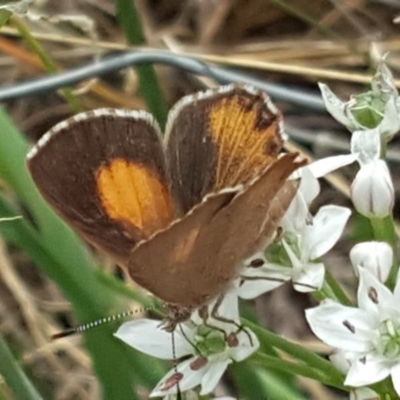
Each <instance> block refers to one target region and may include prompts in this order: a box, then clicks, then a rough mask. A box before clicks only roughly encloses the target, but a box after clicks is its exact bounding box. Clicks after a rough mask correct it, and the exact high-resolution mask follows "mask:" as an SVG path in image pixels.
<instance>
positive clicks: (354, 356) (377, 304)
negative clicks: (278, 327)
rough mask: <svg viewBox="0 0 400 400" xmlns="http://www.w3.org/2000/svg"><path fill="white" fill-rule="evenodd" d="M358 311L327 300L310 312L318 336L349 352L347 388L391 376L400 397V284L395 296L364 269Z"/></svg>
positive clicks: (358, 297) (311, 325) (361, 271)
mask: <svg viewBox="0 0 400 400" xmlns="http://www.w3.org/2000/svg"><path fill="white" fill-rule="evenodd" d="M359 274H360V283H359V288H358V294H357V299H358V308H356V307H348V306H343V305H341V304H339V303H335V302H334V301H331V300H327V301H325V302H324V303H322V304H321V305H319V306H317V307H315V308H312V309H308V310H306V318H307V321H308V323H309V325H310V327H311V329H312V331H313V332H314V334H315V335H316V336H318V337H319V338H320V339H321V340H323V341H324V342H325V343H327V344H329V345H330V346H333V347H334V348H337V349H339V350H343V351H345V352H346V358H347V359H348V360H349V364H350V368H349V370H348V372H347V376H346V379H345V382H344V383H345V385H348V386H354V387H361V386H368V385H370V384H373V383H376V382H379V381H381V380H383V379H385V378H387V377H388V376H391V378H392V382H393V386H394V388H395V390H396V392H397V394H399V395H400V308H399V304H400V284H399V283H398V284H397V285H396V287H395V289H394V292H393V293H392V292H390V290H389V289H388V288H387V287H386V286H384V285H383V284H382V283H381V282H379V281H378V280H377V279H376V277H375V276H374V275H373V274H371V273H370V271H368V270H367V269H366V268H360V270H359Z"/></svg>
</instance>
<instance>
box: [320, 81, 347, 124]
mask: <svg viewBox="0 0 400 400" xmlns="http://www.w3.org/2000/svg"><path fill="white" fill-rule="evenodd" d="M318 86H319V89H320V90H321V94H322V99H323V100H324V103H325V107H326V109H327V111H328V112H329V113H330V114H331V115H332V117H333V118H335V119H336V120H337V121H339V122H340V123H341V124H342V125H345V126H347V127H349V126H350V125H351V122H350V120H349V119H348V118H347V116H346V114H345V108H346V103H343V101H341V100H340V99H339V98H338V97H337V96H336V95H335V94H334V93H333V92H332V90H331V89H330V88H329V86H328V85H325V84H324V83H318Z"/></svg>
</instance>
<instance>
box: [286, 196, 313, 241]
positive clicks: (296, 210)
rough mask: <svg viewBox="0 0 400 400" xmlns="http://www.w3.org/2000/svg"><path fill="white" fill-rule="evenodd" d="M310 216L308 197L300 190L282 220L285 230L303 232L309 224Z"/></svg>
mask: <svg viewBox="0 0 400 400" xmlns="http://www.w3.org/2000/svg"><path fill="white" fill-rule="evenodd" d="M308 217H309V211H308V206H307V202H306V199H305V197H304V196H303V194H302V192H300V190H298V191H297V193H296V195H295V196H294V198H293V200H292V202H291V203H290V206H289V208H288V209H287V210H286V213H285V215H284V217H283V218H282V220H281V226H282V228H283V231H284V232H295V233H296V232H301V231H302V230H303V229H304V227H305V226H306V224H307V220H308Z"/></svg>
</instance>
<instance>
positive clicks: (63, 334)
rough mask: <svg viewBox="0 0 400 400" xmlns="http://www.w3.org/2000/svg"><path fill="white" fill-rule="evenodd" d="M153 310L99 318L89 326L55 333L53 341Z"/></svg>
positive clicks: (146, 309)
mask: <svg viewBox="0 0 400 400" xmlns="http://www.w3.org/2000/svg"><path fill="white" fill-rule="evenodd" d="M153 309H154V308H152V307H146V308H138V309H136V310H128V311H123V312H121V313H118V314H114V315H110V316H109V317H104V318H99V319H97V320H95V321H92V322H88V323H87V324H82V325H78V326H75V327H73V328H68V329H65V330H64V331H61V332H58V333H55V334H54V335H52V336H51V340H55V339H60V338H63V337H66V336H71V335H75V334H76V333H83V332H86V331H88V330H89V329H92V328H96V327H98V326H100V325H104V324H108V323H109V322H113V321H118V320H120V319H123V318H126V317H131V316H133V315H136V314H138V313H139V312H143V311H149V310H153Z"/></svg>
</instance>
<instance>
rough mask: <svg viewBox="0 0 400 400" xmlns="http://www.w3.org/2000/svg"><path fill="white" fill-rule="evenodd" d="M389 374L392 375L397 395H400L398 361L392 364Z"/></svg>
mask: <svg viewBox="0 0 400 400" xmlns="http://www.w3.org/2000/svg"><path fill="white" fill-rule="evenodd" d="M390 374H391V375H392V382H393V386H394V389H395V390H396V393H397V394H398V396H400V363H399V362H398V363H397V364H395V365H393V366H392V369H391V371H390Z"/></svg>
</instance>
